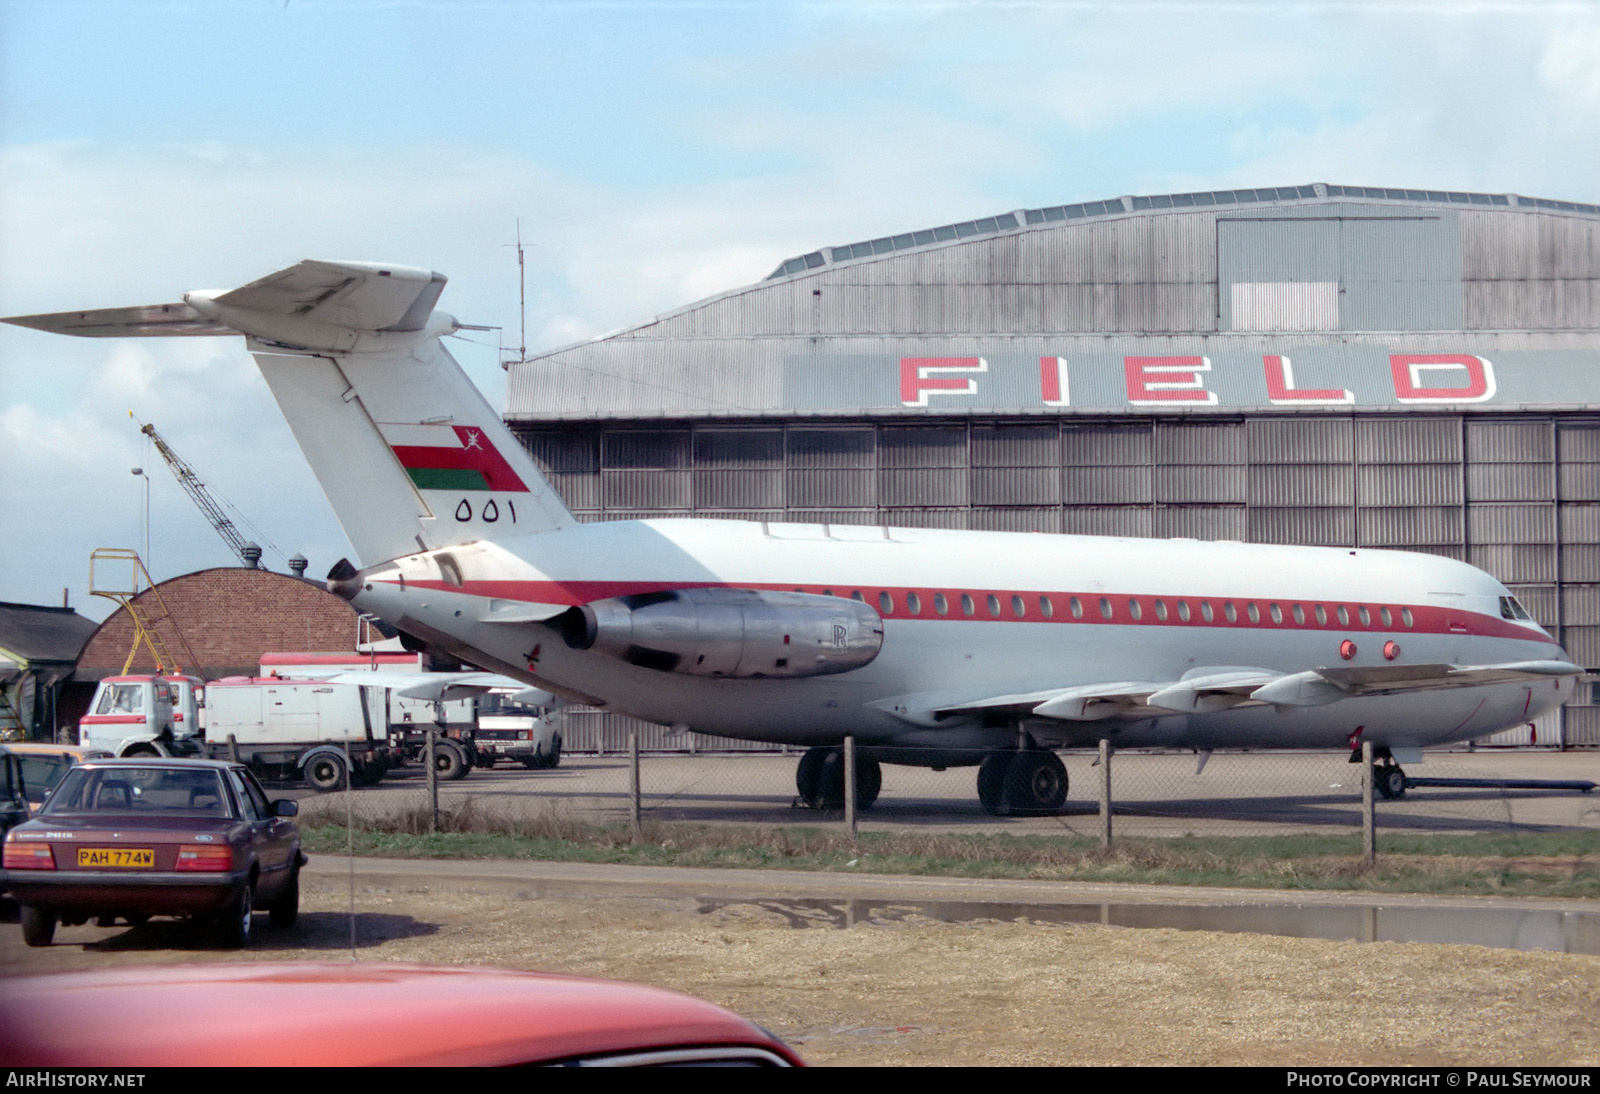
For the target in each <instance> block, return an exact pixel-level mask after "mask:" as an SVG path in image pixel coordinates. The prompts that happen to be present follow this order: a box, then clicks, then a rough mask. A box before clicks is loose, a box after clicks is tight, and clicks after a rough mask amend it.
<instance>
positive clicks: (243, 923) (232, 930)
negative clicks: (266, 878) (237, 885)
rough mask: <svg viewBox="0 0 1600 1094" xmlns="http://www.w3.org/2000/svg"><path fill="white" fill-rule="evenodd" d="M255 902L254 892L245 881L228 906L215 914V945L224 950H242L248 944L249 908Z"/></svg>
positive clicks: (250, 912)
mask: <svg viewBox="0 0 1600 1094" xmlns="http://www.w3.org/2000/svg"><path fill="white" fill-rule="evenodd" d="M254 900H255V891H254V890H253V889H251V888H250V883H249V882H248V881H247V882H245V883H244V886H243V887H242V888H241V889H240V890H239V895H238V896H236V897H234V899H233V900H232V901H230V902H229V904H228V906H227V907H226V908H224V909H223V910H222V911H220V912H218V913H217V919H216V939H217V945H218V946H221V947H222V948H223V949H225V950H238V949H243V948H244V947H245V946H246V945H248V944H249V942H250V919H251V914H252V913H253V911H254V909H253V908H252V907H251V904H252V902H253V901H254Z"/></svg>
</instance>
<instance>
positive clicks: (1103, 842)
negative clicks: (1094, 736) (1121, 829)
mask: <svg viewBox="0 0 1600 1094" xmlns="http://www.w3.org/2000/svg"><path fill="white" fill-rule="evenodd" d="M1100 850H1102V851H1109V850H1111V742H1110V741H1108V740H1106V739H1105V738H1104V737H1101V738H1100Z"/></svg>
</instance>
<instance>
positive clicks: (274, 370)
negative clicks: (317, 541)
mask: <svg viewBox="0 0 1600 1094" xmlns="http://www.w3.org/2000/svg"><path fill="white" fill-rule="evenodd" d="M444 285H445V278H444V277H443V275H441V274H437V273H434V272H432V271H430V270H423V269H417V268H413V267H404V266H384V265H377V264H372V263H357V262H323V261H316V260H307V261H304V262H300V263H297V264H296V265H294V266H291V267H289V268H288V269H285V270H280V271H278V272H277V273H273V274H269V275H268V276H266V277H263V278H261V279H259V280H257V281H253V282H251V283H250V284H248V285H245V286H243V287H241V288H238V289H233V290H229V291H225V292H219V291H206V292H192V293H187V294H185V296H184V299H183V303H181V304H164V305H152V306H149V307H138V308H111V309H104V310H101V311H90V312H60V313H56V314H52V315H34V316H20V317H18V318H15V319H8V320H6V321H7V322H11V323H16V324H18V325H20V326H28V327H34V328H36V329H40V330H48V331H54V332H56V333H61V334H76V335H85V336H90V337H114V336H119V335H121V336H127V335H144V336H154V335H173V334H179V335H196V334H233V333H238V334H243V335H244V336H245V338H246V345H247V347H248V348H249V350H250V352H251V354H252V355H253V356H254V357H255V359H256V363H257V364H258V365H259V366H260V368H261V374H262V376H263V377H264V378H265V379H266V381H267V386H268V387H269V388H270V389H271V391H272V394H273V397H274V398H275V399H276V400H277V401H278V406H279V407H280V408H281V409H282V411H283V414H284V417H285V418H286V419H287V420H288V422H289V428H290V429H291V430H292V431H293V432H294V435H295V440H296V441H298V442H299V444H300V448H301V450H302V451H303V452H304V453H305V456H306V459H307V461H308V462H309V463H310V464H311V469H312V471H313V472H314V473H315V474H316V476H317V481H318V482H319V483H320V484H321V486H322V489H323V492H324V493H325V494H326V495H327V496H328V500H329V502H330V503H332V505H333V509H334V514H335V515H336V516H337V517H338V519H339V523H340V524H341V525H342V526H343V527H344V530H345V533H346V534H347V535H348V536H349V537H350V542H351V544H352V545H353V546H354V547H355V550H356V554H357V556H358V557H359V558H360V559H361V562H362V563H363V565H372V564H374V563H378V562H383V561H387V560H388V559H391V558H396V557H399V556H401V555H407V554H414V553H416V552H417V551H419V550H433V549H436V548H441V547H450V546H458V545H461V544H465V543H473V542H481V541H494V540H500V539H506V538H511V537H513V536H517V535H522V534H525V533H530V532H542V531H552V530H555V529H557V528H562V527H566V526H569V525H571V524H573V523H575V522H574V520H573V517H572V514H571V513H570V512H569V511H568V510H567V507H566V505H565V504H564V503H563V502H562V501H561V499H560V497H559V496H558V495H557V494H556V492H555V490H554V489H553V488H552V487H551V486H550V484H549V482H548V481H547V480H546V479H545V477H544V476H543V474H542V473H541V472H540V471H539V469H538V467H537V466H536V465H535V464H534V462H533V460H532V458H531V457H529V455H528V454H527V452H526V451H525V450H524V449H523V447H522V445H521V444H519V443H518V442H517V440H516V438H515V437H513V436H512V435H511V432H510V430H508V429H507V428H506V426H505V423H504V422H503V421H502V420H501V418H500V416H499V414H497V413H496V412H495V411H494V410H493V408H491V407H490V406H489V404H488V402H486V401H485V400H484V398H483V396H482V394H480V393H479V391H478V389H477V388H476V387H475V386H473V383H472V381H471V380H470V379H468V378H467V375H466V373H464V372H463V371H462V370H461V366H460V365H458V364H457V363H456V361H455V359H454V358H452V357H451V356H450V353H449V352H448V351H447V350H446V349H445V348H444V346H443V345H442V344H441V342H440V339H441V338H442V337H443V336H444V335H446V334H451V333H454V332H455V331H456V330H457V329H459V325H458V324H457V323H456V321H455V320H454V319H453V318H452V317H450V316H449V315H446V314H444V313H443V312H439V311H436V310H435V308H434V305H435V304H436V303H437V301H438V299H439V294H440V293H441V292H442V291H443V289H444Z"/></svg>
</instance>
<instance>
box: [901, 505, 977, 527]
mask: <svg viewBox="0 0 1600 1094" xmlns="http://www.w3.org/2000/svg"><path fill="white" fill-rule="evenodd" d="M883 518H884V521H885V523H887V524H888V525H889V526H890V527H891V528H956V529H962V528H966V527H968V524H967V511H966V510H965V509H889V510H885V511H884V514H883Z"/></svg>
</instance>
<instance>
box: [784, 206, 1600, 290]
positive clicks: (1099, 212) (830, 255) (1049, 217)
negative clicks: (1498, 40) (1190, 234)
mask: <svg viewBox="0 0 1600 1094" xmlns="http://www.w3.org/2000/svg"><path fill="white" fill-rule="evenodd" d="M1351 199H1355V200H1357V201H1363V200H1366V201H1382V202H1383V203H1384V204H1386V205H1393V204H1394V203H1396V202H1406V203H1413V204H1418V205H1424V206H1425V205H1429V204H1435V205H1438V204H1443V205H1455V206H1478V207H1480V208H1481V207H1485V206H1488V207H1493V206H1501V207H1504V208H1507V209H1510V208H1523V209H1545V210H1554V211H1557V212H1564V213H1582V214H1587V215H1589V216H1600V205H1589V204H1586V203H1584V202H1578V201H1554V200H1551V199H1549V198H1530V197H1523V196H1521V195H1520V194H1480V193H1473V192H1469V191H1461V190H1413V189H1404V188H1398V187H1392V186H1335V185H1331V184H1329V183H1325V182H1313V183H1308V184H1305V185H1302V186H1263V187H1257V188H1255V189H1249V190H1197V191H1192V192H1190V193H1185V194H1150V195H1144V196H1133V195H1129V196H1124V197H1116V198H1106V199H1105V200H1103V201H1080V202H1076V203H1074V204H1071V205H1047V206H1044V207H1042V208H1038V209H1014V210H1012V211H1010V212H1006V213H996V214H995V215H994V216H988V217H977V218H975V219H973V220H963V221H961V222H959V223H956V224H943V225H940V226H939V227H937V228H924V229H921V230H920V231H915V232H901V233H899V234H896V235H892V236H879V237H878V238H877V239H868V240H862V241H861V242H859V243H846V244H843V245H841V246H837V247H820V248H818V249H817V250H815V251H812V252H810V253H809V254H803V255H797V256H795V257H794V258H790V259H786V260H785V261H783V262H781V263H779V264H778V268H777V269H776V270H774V271H773V272H772V273H770V274H769V275H767V280H768V281H772V280H775V279H777V278H782V277H790V276H792V275H794V274H797V273H804V272H805V271H807V270H815V269H819V268H821V267H823V266H827V265H835V264H838V263H842V262H851V261H854V260H856V259H862V258H872V257H874V256H875V255H882V254H890V253H893V252H895V251H907V250H912V249H914V248H922V247H935V246H940V245H942V244H946V243H953V242H958V241H962V240H967V239H971V238H972V237H973V236H982V235H993V234H995V233H997V232H1007V231H1015V230H1021V229H1023V228H1025V227H1028V226H1040V225H1050V224H1052V223H1055V222H1058V221H1064V220H1085V219H1091V218H1096V217H1111V216H1123V215H1125V214H1127V213H1143V212H1153V211H1156V210H1160V209H1184V210H1194V209H1205V208H1228V207H1230V206H1240V205H1245V206H1248V205H1263V204H1270V205H1277V206H1281V205H1316V204H1320V203H1323V202H1328V201H1341V202H1343V201H1349V200H1351Z"/></svg>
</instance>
